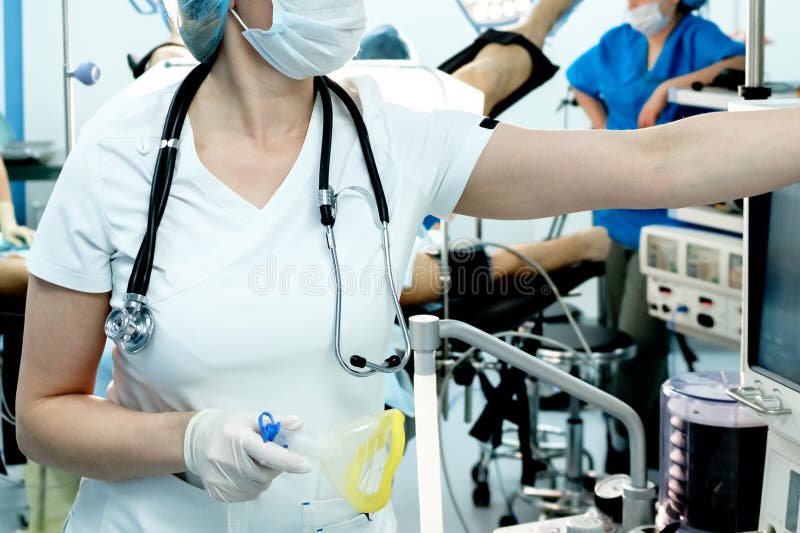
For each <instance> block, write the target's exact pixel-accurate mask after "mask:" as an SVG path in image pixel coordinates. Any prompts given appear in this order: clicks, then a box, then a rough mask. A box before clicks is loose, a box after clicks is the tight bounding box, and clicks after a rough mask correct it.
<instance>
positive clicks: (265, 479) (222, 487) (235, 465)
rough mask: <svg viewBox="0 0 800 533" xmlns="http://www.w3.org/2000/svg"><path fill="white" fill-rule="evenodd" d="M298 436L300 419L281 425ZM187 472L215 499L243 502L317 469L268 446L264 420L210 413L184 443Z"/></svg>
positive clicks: (197, 420)
mask: <svg viewBox="0 0 800 533" xmlns="http://www.w3.org/2000/svg"><path fill="white" fill-rule="evenodd" d="M280 422H281V424H282V425H283V427H284V428H286V429H287V430H289V431H297V430H299V429H300V428H302V427H303V423H302V422H301V421H300V419H299V418H296V417H284V418H283V419H281V420H280ZM183 453H184V461H185V463H186V468H187V469H188V470H189V472H191V473H192V474H195V475H196V476H198V477H199V478H200V479H201V481H202V483H203V487H204V488H205V489H206V492H207V493H208V495H209V496H210V497H211V499H213V500H216V501H220V502H243V501H249V500H254V499H256V498H257V497H258V496H259V495H260V494H261V493H262V492H264V491H265V490H267V489H268V488H269V486H270V484H271V483H272V480H273V479H275V478H276V477H278V476H279V475H280V474H281V473H282V472H289V473H292V474H305V473H307V472H309V471H310V470H311V465H310V464H309V463H308V461H306V460H305V459H304V458H303V457H301V456H299V455H297V454H296V453H292V452H290V451H289V450H286V449H285V448H281V447H280V446H278V445H277V444H274V443H271V442H268V443H264V442H263V440H262V439H261V434H260V433H259V430H258V416H256V415H253V416H247V415H242V414H239V413H230V412H226V411H221V410H218V409H206V410H203V411H200V412H199V413H197V414H196V415H195V416H194V417H192V419H191V420H190V421H189V425H188V426H187V427H186V433H185V436H184V440H183Z"/></svg>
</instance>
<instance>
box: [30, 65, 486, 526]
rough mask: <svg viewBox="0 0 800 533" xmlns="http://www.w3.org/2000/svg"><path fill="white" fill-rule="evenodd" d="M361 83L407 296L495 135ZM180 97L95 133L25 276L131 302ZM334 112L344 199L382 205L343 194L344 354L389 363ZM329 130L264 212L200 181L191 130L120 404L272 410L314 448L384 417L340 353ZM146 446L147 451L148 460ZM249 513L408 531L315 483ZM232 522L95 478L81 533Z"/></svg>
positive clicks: (339, 231)
mask: <svg viewBox="0 0 800 533" xmlns="http://www.w3.org/2000/svg"><path fill="white" fill-rule="evenodd" d="M351 81H352V82H353V83H354V85H355V86H356V87H357V88H358V90H359V97H360V100H361V106H362V108H363V109H364V118H365V121H366V124H367V127H368V130H369V133H370V138H371V140H372V147H373V150H374V153H375V157H376V161H377V163H378V168H379V169H380V171H381V177H382V181H383V185H384V188H385V190H386V196H387V198H388V202H389V207H390V215H391V223H390V233H391V238H392V257H393V261H394V266H395V269H396V270H397V272H396V273H395V277H396V279H402V277H403V273H404V272H403V270H404V268H405V266H406V265H407V264H408V261H409V258H410V255H411V249H412V245H413V243H414V237H415V235H416V234H417V228H419V226H420V223H421V222H422V219H423V217H424V216H425V215H427V214H429V213H433V214H436V215H438V216H446V215H448V214H449V213H450V212H451V211H452V210H453V208H454V207H455V205H456V203H457V201H458V199H459V197H460V196H461V194H462V192H463V190H464V188H465V186H466V184H467V181H468V179H469V176H470V174H471V173H472V170H473V168H474V166H475V164H476V162H477V160H478V158H479V156H480V154H481V153H482V151H483V149H484V147H485V146H486V144H487V142H488V140H489V138H490V137H491V134H492V130H491V129H487V128H486V127H482V126H481V125H480V124H481V122H482V118H483V117H479V116H477V115H472V114H469V113H464V112H457V111H437V112H432V113H420V112H416V111H411V110H408V109H406V108H402V107H398V106H395V105H390V104H387V103H385V102H383V101H382V99H381V95H380V91H379V89H378V88H377V86H376V85H375V84H374V82H372V81H371V80H370V79H368V78H359V79H356V80H351ZM175 89H176V84H170V85H168V86H162V87H156V88H153V87H152V83H149V84H147V85H145V84H139V85H137V84H134V85H133V86H131V87H130V88H128V89H126V90H125V91H124V92H123V93H121V94H120V95H119V96H118V97H117V98H115V99H114V100H113V101H112V102H110V103H109V104H108V105H106V106H105V107H104V108H103V109H102V110H101V111H100V112H99V113H98V115H97V116H95V117H94V118H93V119H92V120H91V121H90V123H89V124H87V126H86V127H85V128H84V129H83V131H82V134H81V138H80V140H79V142H78V144H77V146H76V147H75V150H74V151H73V152H72V154H70V157H69V159H68V161H67V162H66V164H65V166H64V169H63V172H62V174H61V177H60V178H59V180H58V183H57V185H56V188H55V191H54V193H53V196H52V198H51V199H50V203H49V205H48V206H47V209H46V212H45V214H44V217H43V219H42V222H41V225H40V227H39V232H38V235H37V239H36V241H35V244H34V247H33V250H32V251H31V254H30V257H29V259H28V268H29V270H30V272H31V273H32V274H33V275H35V276H37V277H39V278H41V279H44V280H46V281H49V282H51V283H54V284H57V285H60V286H63V287H67V288H69V289H73V290H76V291H83V292H90V293H104V292H109V291H110V292H111V299H110V304H111V305H112V306H119V305H120V304H121V303H122V298H123V296H124V294H125V291H126V288H127V283H128V278H129V276H130V274H131V269H132V265H133V261H134V258H135V257H136V254H137V251H138V249H139V245H140V243H141V241H142V236H143V234H144V230H145V227H146V215H147V210H148V203H149V195H150V184H151V180H152V173H153V168H154V165H155V160H156V155H157V151H158V148H159V145H160V141H161V130H162V128H163V122H164V118H165V116H166V114H167V108H168V106H169V103H170V100H171V99H172V96H173V94H174V92H175ZM333 101H334V109H335V122H334V130H333V131H334V135H333V143H334V144H333V155H332V162H331V165H332V166H331V185H332V186H333V187H334V188H335V189H336V190H337V191H340V190H342V189H343V188H345V187H347V186H351V185H354V186H359V187H363V188H364V189H366V190H367V191H369V194H368V196H367V199H365V198H364V197H363V196H362V195H360V194H358V193H352V192H350V193H345V194H343V195H342V197H340V199H339V204H338V211H337V214H338V216H337V221H336V226H335V234H336V240H337V243H338V246H339V259H340V261H341V263H342V275H343V280H344V285H345V286H344V297H343V323H342V348H343V351H344V353H345V354H354V353H358V354H363V355H365V356H367V357H369V358H370V359H372V360H374V361H381V360H383V359H384V358H385V357H386V356H387V355H388V354H387V353H386V346H387V345H388V344H389V342H388V341H389V336H390V331H391V327H392V323H393V321H394V313H393V309H392V306H391V302H390V298H389V294H388V292H387V289H386V285H385V281H384V264H383V254H382V248H381V234H380V230H379V228H378V226H377V225H376V221H375V215H374V214H373V213H374V211H375V207H374V199H373V196H372V192H371V188H370V185H369V179H368V175H367V172H366V169H365V166H364V160H363V157H362V153H361V149H360V147H359V144H358V140H357V136H356V133H355V129H354V127H353V124H352V121H351V119H350V117H349V115H348V114H347V112H346V110H345V108H344V107H343V105H341V103H340V102H339V101H338V99H336V98H335V97H334V99H333ZM321 131H322V110H321V103H320V102H319V101H317V104H316V106H315V108H314V113H313V116H312V118H311V124H310V127H309V130H308V134H307V137H306V139H305V143H304V145H303V148H302V150H301V152H300V155H299V157H298V159H297V161H296V163H295V165H294V167H293V168H292V169H291V171H290V172H289V174H288V176H287V177H286V179H285V181H284V183H283V184H282V185H281V186H280V188H279V189H278V191H277V192H276V193H275V195H274V196H273V197H272V199H271V200H270V201H269V203H268V204H267V205H266V206H265V207H264V208H263V209H258V208H256V207H254V206H253V205H251V204H249V203H248V202H246V201H245V200H244V199H243V198H241V197H240V196H238V195H237V194H236V193H235V192H233V191H232V190H231V189H229V188H228V187H227V186H226V185H225V184H223V183H222V182H221V181H219V180H217V179H216V178H215V177H214V176H213V175H212V174H211V173H210V172H209V171H208V170H207V169H206V168H205V167H204V166H203V164H202V162H201V161H200V160H199V158H198V156H197V153H196V151H195V146H194V139H193V135H192V128H191V124H190V123H189V122H188V120H187V123H186V125H185V128H184V131H183V135H182V137H181V143H180V149H179V160H178V165H177V171H176V174H175V178H174V183H173V185H172V191H171V194H170V198H169V204H168V206H167V209H166V214H165V215H164V219H163V221H162V222H161V226H160V229H159V232H158V242H157V248H156V253H155V265H154V268H153V276H152V282H151V284H150V289H149V292H148V295H147V296H148V299H149V301H150V306H151V309H152V311H153V313H154V315H155V318H156V329H155V334H154V335H153V338H152V342H151V343H150V345H149V346H148V347H147V349H145V350H144V351H143V352H141V353H139V354H136V355H129V354H126V353H121V352H119V351H118V350H115V351H114V375H113V382H112V383H111V385H110V386H109V389H108V399H109V400H110V401H112V402H114V403H117V404H119V405H121V406H124V407H126V408H129V409H133V410H137V411H142V412H147V413H155V412H165V411H184V410H198V409H203V408H208V407H214V408H221V409H227V410H234V411H239V412H247V413H252V415H253V416H256V415H257V414H258V413H260V412H261V411H263V410H269V411H271V412H273V413H277V414H294V415H298V416H300V417H301V418H302V419H303V420H304V421H305V424H306V427H307V428H309V430H311V431H313V432H315V433H316V432H319V433H323V432H325V431H326V430H327V429H328V428H330V427H331V426H333V425H336V424H339V423H342V422H345V421H350V420H353V419H355V418H358V417H361V416H363V415H367V414H372V413H376V412H380V411H381V410H382V409H383V402H384V396H383V379H381V378H380V377H372V378H356V377H351V376H349V375H347V374H346V373H345V372H343V371H342V369H341V368H340V366H339V364H338V362H337V360H336V358H335V355H334V352H333V324H334V294H335V293H334V285H333V277H332V272H331V270H332V268H331V262H330V256H329V253H328V250H327V247H326V245H325V237H324V229H323V227H322V226H321V224H320V221H319V209H318V207H317V188H318V187H317V182H318V172H319V160H320V149H321V136H322V135H321ZM102 327H103V324H97V328H102ZM148 445H149V444H148V436H147V435H142V436H141V446H148ZM248 509H249V520H248V521H249V525H250V531H259V532H270V533H290V532H298V533H300V532H302V533H310V532H317V531H325V532H353V533H355V532H381V533H390V532H394V531H396V526H395V520H394V516H393V514H392V511H391V508H387V509H385V510H384V511H382V512H381V513H378V514H377V515H375V516H373V517H372V520H369V519H368V518H367V517H366V516H364V515H359V514H358V513H356V512H355V511H354V510H353V509H352V508H350V507H349V506H348V505H347V504H345V503H344V502H343V501H342V500H340V499H338V496H337V494H336V493H335V492H334V491H333V489H332V488H331V486H330V485H329V483H328V482H327V480H326V479H325V477H324V475H323V474H322V473H321V471H320V470H319V469H318V468H315V469H314V471H313V472H311V473H310V474H307V475H300V476H298V475H288V474H284V475H282V476H280V477H279V478H278V479H277V480H276V481H275V482H274V483H273V484H272V486H271V487H270V489H269V490H268V491H267V492H265V493H264V494H263V495H262V497H260V498H259V499H258V500H257V501H256V502H255V503H253V504H251V505H249V506H248ZM227 510H228V505H225V504H219V503H214V502H212V501H211V500H210V499H209V498H208V497H207V496H206V494H205V492H204V491H203V490H202V489H199V488H196V487H194V486H192V485H189V484H188V483H185V482H184V481H181V480H179V479H178V478H176V477H174V476H171V475H168V476H161V477H151V478H145V479H136V480H130V481H123V482H116V483H110V482H103V481H98V480H93V479H84V480H82V483H81V489H80V493H79V495H78V499H77V502H76V503H75V506H74V508H73V512H72V515H71V518H70V520H69V523H68V526H67V528H66V531H71V532H76V533H83V532H92V533H104V532H114V533H127V532H130V533H142V532H146V533H161V532H163V533H167V532H169V533H175V532H178V531H191V532H195V533H197V532H200V533H202V532H209V533H210V532H214V533H219V532H221V531H227V522H226V517H227Z"/></svg>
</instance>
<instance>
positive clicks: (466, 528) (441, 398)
mask: <svg viewBox="0 0 800 533" xmlns="http://www.w3.org/2000/svg"><path fill="white" fill-rule="evenodd" d="M475 351H476V350H475V349H474V348H471V349H470V350H468V351H467V352H466V353H465V354H464V355H463V356H461V358H459V359H458V360H457V361H456V364H455V365H453V366H452V367H450V368H448V369H447V370H446V371H445V374H444V378H443V379H442V382H443V383H446V382H448V381H450V379H451V378H452V377H453V371H454V370H455V368H456V367H457V366H458V365H460V364H461V363H463V362H464V361H466V360H467V359H468V358H469V357H471V354H473V353H475ZM446 390H448V388H447V387H440V388H439V390H438V391H437V392H436V394H437V396H438V398H437V399H438V403H439V408H438V414H439V416H438V421H439V443H440V444H439V457H440V458H441V461H442V475H443V477H444V484H445V488H446V489H447V495H448V496H449V498H450V502H451V503H452V504H453V509H454V510H455V512H456V517H457V518H458V521H459V523H460V524H461V530H462V531H463V532H464V533H472V530H471V529H470V528H469V526H467V521H466V520H465V519H464V514H463V513H462V511H461V507H460V506H459V505H458V502H457V501H456V494H455V491H454V490H453V484H452V483H451V482H450V472H449V470H448V469H447V461H446V460H445V456H444V441H443V437H444V432H443V431H442V422H443V417H442V410H443V408H444V402H446V401H447V398H445V397H444V391H446Z"/></svg>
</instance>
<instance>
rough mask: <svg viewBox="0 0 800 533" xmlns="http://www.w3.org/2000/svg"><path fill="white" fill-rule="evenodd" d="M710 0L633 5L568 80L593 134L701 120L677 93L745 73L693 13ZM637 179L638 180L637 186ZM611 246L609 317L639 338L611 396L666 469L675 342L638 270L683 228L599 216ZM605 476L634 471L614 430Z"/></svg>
mask: <svg viewBox="0 0 800 533" xmlns="http://www.w3.org/2000/svg"><path fill="white" fill-rule="evenodd" d="M706 2H707V0H628V19H629V21H630V22H629V23H628V24H623V25H621V26H618V27H616V28H613V29H611V30H609V31H608V32H607V33H606V34H605V35H603V37H602V38H601V39H600V43H599V44H598V45H597V46H595V47H593V48H591V49H590V50H589V51H588V52H586V53H585V54H583V55H582V56H581V57H580V58H579V59H578V60H577V61H575V63H574V64H573V65H572V66H571V67H570V68H569V70H568V71H567V79H568V80H569V82H570V84H571V85H572V87H573V89H574V90H575V94H576V97H577V100H578V103H579V104H580V105H581V107H582V108H583V110H584V111H585V112H586V114H587V115H588V117H589V119H590V120H591V122H592V127H593V128H595V129H609V130H633V129H637V128H646V127H650V126H655V125H657V124H667V123H670V122H673V121H675V120H679V119H682V118H686V117H688V116H692V115H695V114H697V113H699V112H701V110H698V109H697V108H688V107H684V106H680V105H677V104H672V103H668V101H667V97H668V92H669V90H670V89H671V88H689V87H692V84H694V83H697V82H700V83H702V84H704V85H707V84H710V83H711V82H712V81H714V79H715V78H716V77H717V76H718V75H719V74H720V73H722V72H723V71H724V70H726V69H744V61H745V58H744V54H745V47H744V45H743V44H742V43H740V42H736V41H734V40H732V39H731V38H730V37H728V36H727V35H725V34H724V33H722V31H721V30H720V29H719V28H718V27H717V26H716V25H715V24H714V23H713V22H711V21H708V20H705V19H703V18H701V17H699V16H697V15H694V14H693V11H694V10H695V9H698V8H700V7H702V6H703V5H705V4H706ZM636 179H640V178H639V177H637V178H636ZM594 222H595V224H596V225H598V226H602V227H604V228H606V229H607V230H608V233H609V236H610V237H611V239H612V240H613V245H612V247H611V252H610V253H609V256H608V259H607V260H606V276H605V278H604V283H603V285H602V286H601V287H602V289H603V290H602V291H601V294H602V301H601V310H600V313H601V317H602V318H603V321H604V323H605V325H606V326H608V327H612V328H616V329H620V330H622V331H624V332H625V333H627V334H629V335H630V336H631V337H633V339H634V341H635V342H636V347H637V351H638V352H637V356H636V358H635V359H634V360H633V361H631V362H629V363H627V364H626V366H625V367H624V368H623V372H622V373H620V374H619V375H618V376H617V379H616V380H615V383H614V385H613V392H614V393H615V394H616V395H617V396H618V397H619V398H620V399H621V400H623V401H625V402H626V403H628V404H630V405H631V406H632V407H633V408H634V409H636V411H637V412H638V413H639V416H640V417H641V418H642V419H643V420H644V421H645V428H646V429H647V435H648V451H647V455H648V464H649V465H650V466H651V468H657V467H658V419H659V396H658V393H659V390H660V387H661V384H662V383H664V381H666V380H667V378H668V377H669V374H668V369H667V356H668V355H669V352H670V335H669V331H668V330H667V325H666V323H665V322H663V321H661V320H659V319H657V318H653V317H651V316H650V315H649V311H648V308H647V280H646V277H645V276H643V275H642V274H641V272H640V271H639V253H638V250H639V236H640V233H641V230H642V228H643V227H645V226H649V225H655V224H658V225H675V222H674V221H673V220H672V219H670V218H669V217H668V216H667V210H666V209H646V210H632V209H612V210H600V211H597V212H595V215H594ZM608 444H609V451H608V455H607V461H606V471H607V472H619V471H622V470H624V469H627V449H628V443H627V436H626V435H625V434H624V428H622V426H621V424H618V423H615V424H612V425H610V426H609V439H608Z"/></svg>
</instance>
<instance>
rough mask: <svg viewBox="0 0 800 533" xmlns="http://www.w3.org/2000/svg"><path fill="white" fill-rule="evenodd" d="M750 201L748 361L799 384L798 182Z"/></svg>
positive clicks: (797, 386) (790, 383) (789, 383)
mask: <svg viewBox="0 0 800 533" xmlns="http://www.w3.org/2000/svg"><path fill="white" fill-rule="evenodd" d="M750 205H751V211H750V230H751V231H750V267H751V268H750V290H749V302H748V303H749V305H750V308H749V312H750V315H751V323H750V330H749V343H750V365H751V366H754V367H756V370H759V369H760V370H762V371H766V372H767V373H768V375H770V377H773V378H776V379H778V381H780V382H782V383H784V384H785V385H787V386H790V387H792V388H794V389H796V390H800V184H798V185H792V186H790V187H787V188H785V189H781V190H779V191H777V192H774V193H772V194H770V195H767V196H762V197H759V198H757V199H753V200H751V204H750Z"/></svg>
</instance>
